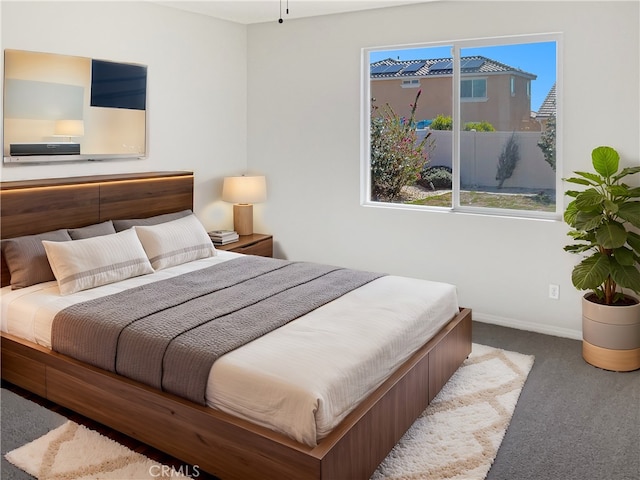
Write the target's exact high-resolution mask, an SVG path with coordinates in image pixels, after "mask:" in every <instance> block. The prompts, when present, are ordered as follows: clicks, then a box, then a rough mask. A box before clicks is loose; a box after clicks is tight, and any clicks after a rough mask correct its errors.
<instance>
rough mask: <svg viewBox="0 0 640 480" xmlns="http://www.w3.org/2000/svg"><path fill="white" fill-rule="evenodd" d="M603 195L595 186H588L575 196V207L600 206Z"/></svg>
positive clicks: (580, 208) (590, 208)
mask: <svg viewBox="0 0 640 480" xmlns="http://www.w3.org/2000/svg"><path fill="white" fill-rule="evenodd" d="M604 200H605V197H604V195H602V193H600V192H599V191H598V190H596V189H595V188H589V189H588V190H585V191H584V192H581V193H580V194H579V195H578V196H577V197H576V207H578V210H593V209H594V208H600V205H601V204H602V202H604Z"/></svg>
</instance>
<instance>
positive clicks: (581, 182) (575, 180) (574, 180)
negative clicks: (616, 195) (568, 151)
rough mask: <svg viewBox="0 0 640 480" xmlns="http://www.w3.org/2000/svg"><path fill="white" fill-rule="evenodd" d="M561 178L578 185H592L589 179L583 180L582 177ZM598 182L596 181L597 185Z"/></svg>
mask: <svg viewBox="0 0 640 480" xmlns="http://www.w3.org/2000/svg"><path fill="white" fill-rule="evenodd" d="M574 173H581V172H574ZM563 180H564V181H565V182H569V183H577V184H578V185H594V183H593V182H590V181H589V180H585V179H584V178H577V177H571V178H564V179H563ZM600 183H601V182H600ZM600 183H598V184H597V185H600Z"/></svg>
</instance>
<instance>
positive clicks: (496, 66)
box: [370, 55, 537, 80]
mask: <svg viewBox="0 0 640 480" xmlns="http://www.w3.org/2000/svg"><path fill="white" fill-rule="evenodd" d="M460 68H461V70H462V73H476V74H478V73H506V72H512V73H518V74H520V75H523V76H525V77H528V78H530V79H531V80H534V79H536V78H537V76H536V75H534V74H532V73H528V72H525V71H524V70H520V69H519V68H515V67H511V66H509V65H506V64H504V63H501V62H497V61H495V60H491V59H490V58H487V57H483V56H481V55H475V56H471V57H462V58H461V59H460ZM370 72H371V73H370V75H371V78H402V77H430V76H437V75H451V74H452V73H453V60H452V59H451V58H433V59H428V60H394V59H392V58H387V59H385V60H379V61H377V62H374V63H372V64H371V71H370Z"/></svg>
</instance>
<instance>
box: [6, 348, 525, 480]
mask: <svg viewBox="0 0 640 480" xmlns="http://www.w3.org/2000/svg"><path fill="white" fill-rule="evenodd" d="M532 366H533V357H532V356H528V355H522V354H520V353H515V352H508V351H504V350H499V349H496V348H492V347H487V346H483V345H478V344H473V351H472V353H471V355H470V356H469V358H468V359H467V360H465V362H464V363H463V364H462V366H461V367H460V368H459V369H458V371H457V372H456V373H455V374H454V375H453V377H451V379H450V380H449V382H448V383H447V384H446V385H445V387H444V388H443V389H442V391H441V392H440V393H439V394H438V395H437V396H436V398H435V399H434V400H433V401H432V403H431V405H429V407H428V408H427V409H426V410H425V411H424V412H423V413H422V415H421V416H420V417H419V418H418V419H417V420H416V421H415V423H414V424H413V426H412V427H411V428H410V429H409V431H407V433H406V434H405V435H404V436H403V437H402V439H401V440H400V442H398V444H397V445H396V446H395V448H394V449H393V450H392V451H391V452H390V453H389V455H388V456H387V458H386V459H385V460H384V462H383V463H382V464H381V465H380V466H379V467H378V469H377V470H376V472H375V473H374V475H373V477H372V479H373V480H382V479H389V480H390V479H407V480H408V479H425V480H426V479H429V480H440V479H457V480H473V479H484V478H485V476H486V475H487V473H488V472H489V469H490V468H491V464H492V463H493V460H494V459H495V457H496V454H497V452H498V448H499V447H500V443H501V442H502V438H503V437H504V434H505V432H506V430H507V427H508V426H509V422H510V421H511V417H512V415H513V411H514V409H515V406H516V403H517V401H518V397H519V396H520V392H521V390H522V387H523V385H524V382H525V380H526V379H527V375H528V374H529V371H530V370H531V367H532ZM6 458H7V460H9V461H10V462H11V463H13V464H14V465H16V466H17V467H18V468H21V469H22V470H24V471H26V472H27V473H29V474H30V475H32V476H34V477H36V478H37V479H38V480H89V479H117V480H125V479H157V478H176V477H179V476H181V474H182V473H183V472H182V471H180V469H179V470H175V469H170V468H168V467H165V466H163V465H159V464H158V463H156V462H154V461H152V460H150V459H148V458H147V457H145V456H143V455H141V454H139V453H135V452H133V451H131V450H129V449H128V448H126V447H124V446H122V445H120V444H118V443H117V442H114V441H113V440H111V439H109V438H106V437H104V436H102V435H100V434H99V433H97V432H94V431H92V430H89V429H87V428H85V427H83V426H79V425H77V424H75V423H73V422H67V423H66V424H64V425H62V426H61V427H59V428H57V429H55V430H52V431H50V432H49V433H47V434H46V435H44V436H42V437H40V438H38V439H36V440H34V441H33V442H31V443H28V444H27V445H24V446H22V447H20V448H17V449H15V450H12V451H11V452H9V453H8V454H7V455H6ZM185 468H186V467H185ZM191 468H193V467H191ZM186 471H187V470H185V472H186ZM163 475H164V477H163ZM192 476H193V477H194V478H195V475H192ZM345 480H346V479H345Z"/></svg>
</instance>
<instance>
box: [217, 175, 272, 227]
mask: <svg viewBox="0 0 640 480" xmlns="http://www.w3.org/2000/svg"><path fill="white" fill-rule="evenodd" d="M266 199H267V183H266V181H265V178H264V177H263V176H254V177H245V176H242V177H226V178H225V179H224V183H223V185H222V200H224V201H225V202H230V203H233V204H234V205H233V229H234V230H235V231H236V232H237V233H238V235H251V234H253V204H254V203H259V202H264V201H265V200H266Z"/></svg>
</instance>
